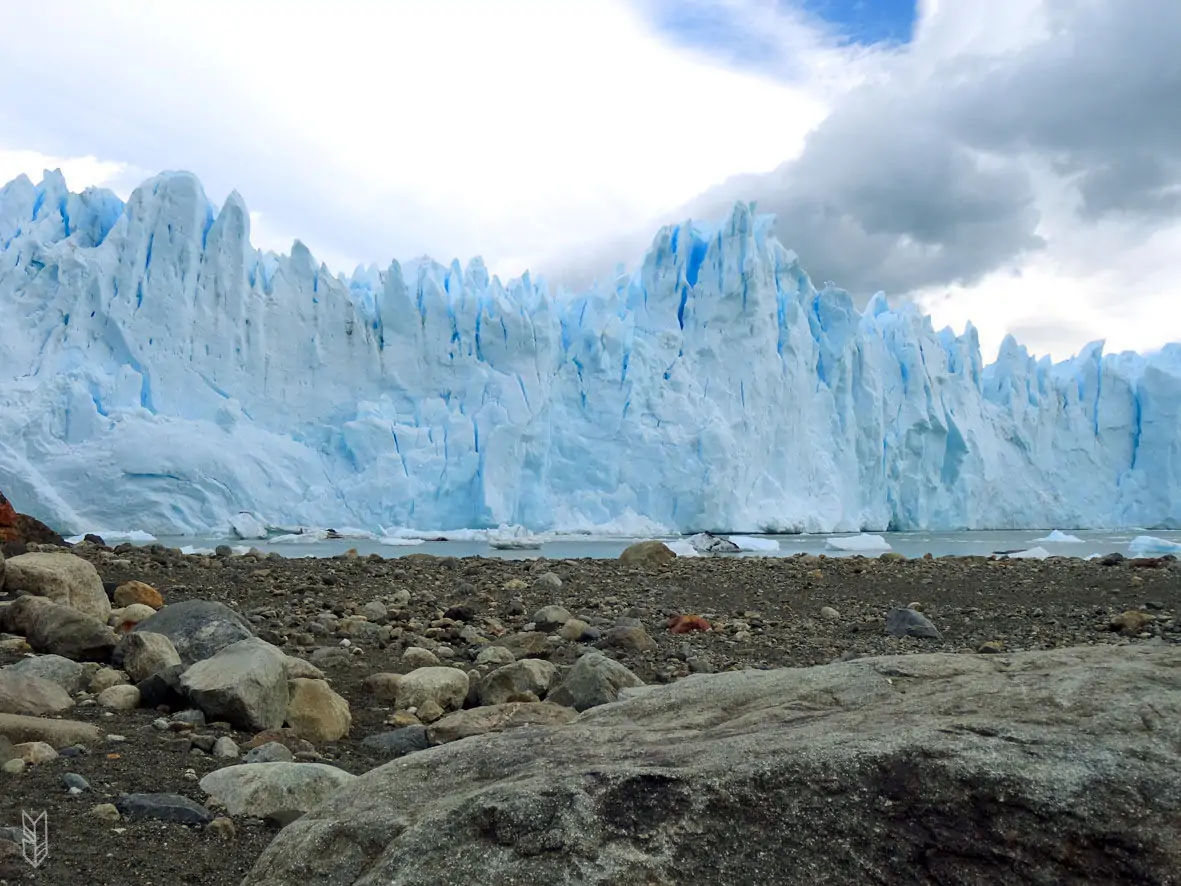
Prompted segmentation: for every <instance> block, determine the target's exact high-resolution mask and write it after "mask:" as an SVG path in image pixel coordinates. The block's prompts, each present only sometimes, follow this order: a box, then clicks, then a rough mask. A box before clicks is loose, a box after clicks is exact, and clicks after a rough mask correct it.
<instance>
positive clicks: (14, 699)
mask: <svg viewBox="0 0 1181 886" xmlns="http://www.w3.org/2000/svg"><path fill="white" fill-rule="evenodd" d="M73 706H74V699H72V698H70V693H68V692H66V690H64V689H62V688H61V687H60V686H58V685H57V684H56V683H54V682H53V681H52V680H46V679H45V678H44V677H34V676H32V675H31V674H21V673H18V672H17V671H14V670H13V669H12V668H0V713H3V714H28V715H29V716H32V717H40V716H42V715H46V714H60V713H61V712H62V711H65V710H68V709H69V708H72V707H73Z"/></svg>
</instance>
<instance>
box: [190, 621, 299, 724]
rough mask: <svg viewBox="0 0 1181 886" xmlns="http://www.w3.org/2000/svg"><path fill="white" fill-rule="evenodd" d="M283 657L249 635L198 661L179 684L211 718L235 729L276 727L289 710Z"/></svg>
mask: <svg viewBox="0 0 1181 886" xmlns="http://www.w3.org/2000/svg"><path fill="white" fill-rule="evenodd" d="M285 658H286V656H285V655H284V654H283V653H282V652H280V651H279V650H278V649H277V648H276V647H274V646H272V645H271V644H270V643H267V642H265V641H264V640H260V639H258V638H257V637H252V638H250V639H249V640H239V641H238V642H237V643H234V644H232V645H230V646H227V647H226V648H225V649H223V650H221V652H219V653H217V655H214V656H213V657H212V658H207V659H205V660H204V661H199V662H197V663H196V664H195V665H193V666H192V667H191V668H189V669H188V670H187V671H185V672H184V673H183V674H181V677H180V684H181V687H182V688H183V689H184V691H185V692H187V693H188V695H189V698H191V699H192V701H193V703H194V704H195V705H197V707H199V708H200V709H201V710H202V711H204V712H205V716H206V718H207V719H209V720H225V721H226V722H227V723H230V724H231V725H233V726H235V727H236V728H238V729H246V730H249V731H251V732H259V731H261V730H263V729H278V728H279V727H280V726H282V725H283V720H284V718H285V717H286V715H287V705H288V703H289V701H290V695H289V694H288V691H287V670H286V668H285V667H284V662H283V660H284V659H285Z"/></svg>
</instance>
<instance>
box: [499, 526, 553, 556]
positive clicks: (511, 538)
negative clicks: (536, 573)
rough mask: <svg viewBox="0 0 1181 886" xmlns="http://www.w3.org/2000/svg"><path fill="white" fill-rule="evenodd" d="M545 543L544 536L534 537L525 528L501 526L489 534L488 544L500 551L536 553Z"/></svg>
mask: <svg viewBox="0 0 1181 886" xmlns="http://www.w3.org/2000/svg"><path fill="white" fill-rule="evenodd" d="M543 541H545V538H544V536H540V535H533V534H531V533H530V532H529V531H528V530H527V529H525V527H523V526H504V525H501V526H499V527H497V528H496V530H495V531H492V532H489V533H488V544H489V546H491V547H493V548H495V549H496V550H498V551H536V550H539V549H540V548H541V543H542V542H543Z"/></svg>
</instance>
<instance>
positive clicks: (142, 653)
mask: <svg viewBox="0 0 1181 886" xmlns="http://www.w3.org/2000/svg"><path fill="white" fill-rule="evenodd" d="M119 649H120V651H121V652H122V658H123V670H125V671H126V672H127V676H128V677H130V678H131V680H132V681H133V682H135V683H138V682H140V681H141V680H146V679H148V677H151V676H152V675H153V674H158V673H160V672H161V671H163V670H166V669H167V668H170V667H172V666H173V665H178V664H181V663H182V662H181V660H180V655H178V654H177V651H176V647H174V646H173V645H172V641H171V640H170V639H168V637H167V636H166V635H164V634H153V633H151V632H150V631H143V632H142V633H138V632H137V633H130V634H126V635H124V637H123V639H122V640H120V641H119Z"/></svg>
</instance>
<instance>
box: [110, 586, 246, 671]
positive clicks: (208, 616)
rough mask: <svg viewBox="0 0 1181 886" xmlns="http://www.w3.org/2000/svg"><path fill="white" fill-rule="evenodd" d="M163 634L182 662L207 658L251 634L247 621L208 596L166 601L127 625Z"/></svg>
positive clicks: (194, 662) (190, 663) (133, 630)
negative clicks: (133, 624)
mask: <svg viewBox="0 0 1181 886" xmlns="http://www.w3.org/2000/svg"><path fill="white" fill-rule="evenodd" d="M131 630H132V633H138V632H140V631H148V632H150V633H153V634H163V635H164V636H166V637H167V638H168V639H169V640H171V641H172V645H173V646H174V647H175V648H176V652H177V654H178V655H179V656H180V660H181V662H182V663H184V664H186V665H192V664H196V663H197V662H199V661H204V660H205V659H207V658H211V657H212V656H214V655H216V654H217V653H218V652H220V651H221V650H223V649H225V648H226V647H227V646H229V645H231V644H233V643H237V642H238V641H240V640H245V639H248V638H249V637H253V636H254V632H253V631H252V630H251V629H250V624H249V623H248V622H247V621H246V619H245V618H243V617H242V616H241V615H239V614H238V613H236V612H235V611H234V610H232V609H230V607H228V606H226V605H224V604H222V603H215V602H213V601H212V600H183V601H181V602H180V603H169V604H168V605H167V606H165V607H164V608H163V609H161V610H160V611H159V612H157V613H156V614H155V615H153V616H152V617H151V618H149V619H145V620H144V621H141V622H140V623H139V624H137V625H136V626H135V627H134V628H132V629H131Z"/></svg>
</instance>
